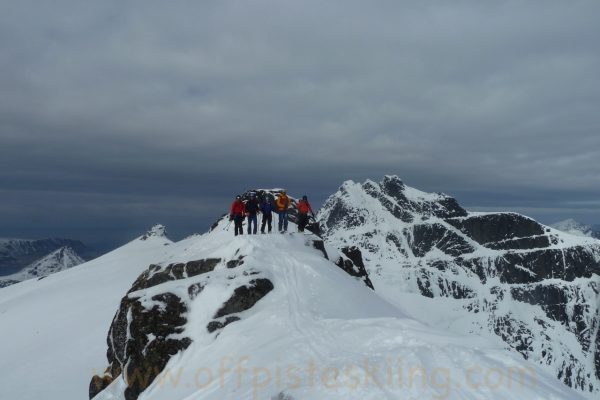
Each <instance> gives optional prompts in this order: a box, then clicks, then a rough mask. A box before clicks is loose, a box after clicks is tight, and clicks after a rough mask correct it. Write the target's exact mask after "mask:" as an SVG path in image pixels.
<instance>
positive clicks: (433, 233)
mask: <svg viewBox="0 0 600 400" xmlns="http://www.w3.org/2000/svg"><path fill="white" fill-rule="evenodd" d="M408 242H409V245H410V248H411V250H412V252H413V254H414V255H415V256H417V257H423V256H425V255H426V254H427V253H428V252H429V251H431V249H433V248H434V247H435V248H438V249H439V250H441V251H443V252H444V253H446V254H448V255H451V256H454V257H458V256H460V255H463V254H468V253H472V252H474V251H475V249H474V248H473V247H472V246H471V245H469V243H467V241H466V240H465V239H464V238H462V237H460V236H459V235H457V234H456V233H454V232H452V231H450V230H448V229H447V228H446V227H445V226H444V225H442V224H419V225H414V226H413V229H412V235H410V236H409V237H408Z"/></svg>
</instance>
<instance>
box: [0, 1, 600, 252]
mask: <svg viewBox="0 0 600 400" xmlns="http://www.w3.org/2000/svg"><path fill="white" fill-rule="evenodd" d="M599 15H600V2H598V1H595V0H589V1H552V0H544V1H533V0H529V1H526V2H524V1H493V2H492V1H489V2H483V1H480V0H473V1H460V0H459V1H418V2H417V1H411V2H407V1H398V0H385V1H383V0H382V1H378V0H373V1H352V0H343V1H341V0H340V1H331V0H329V1H313V0H302V1H288V0H260V1H254V0H237V1H226V0H203V1H150V0H143V1H122V0H119V1H113V0H103V1H65V0H53V1H39V0H35V1H33V0H19V1H9V0H0V49H1V50H0V140H1V142H0V236H12V237H23V236H24V237H47V236H68V237H73V238H79V239H83V240H85V241H87V242H89V243H92V244H95V245H99V246H103V245H107V246H111V245H114V244H118V243H122V242H124V241H127V240H128V239H130V238H131V237H133V236H136V235H138V234H141V233H142V231H143V230H144V229H145V228H146V227H148V226H149V225H151V224H153V223H154V222H162V223H164V224H166V225H167V227H168V228H170V229H169V230H170V231H171V233H172V234H173V235H172V236H174V237H175V238H179V237H181V236H183V235H186V234H189V233H192V232H198V231H204V230H205V229H206V227H207V226H209V225H210V223H211V222H212V221H213V220H214V219H215V218H216V217H217V216H219V215H220V214H222V213H224V212H226V211H227V209H228V207H229V204H230V201H231V198H232V196H234V195H235V194H236V193H238V192H241V191H244V190H246V189H249V188H253V187H286V188H288V189H289V191H290V192H291V193H292V194H293V195H301V194H305V193H306V194H307V195H308V196H309V197H310V198H311V199H313V201H314V202H315V203H316V205H320V204H321V203H322V202H323V200H324V199H325V198H326V197H327V196H328V195H329V194H331V193H333V192H335V191H336V190H337V188H338V187H339V186H340V184H341V183H342V182H343V181H344V180H348V179H352V180H355V181H363V180H365V179H367V178H371V179H374V180H380V179H381V178H382V176H383V175H384V174H397V175H399V176H400V177H401V178H402V179H403V180H404V181H405V182H406V183H407V184H408V185H410V186H413V187H416V188H419V189H421V190H426V191H436V192H437V191H441V192H445V193H447V194H450V195H453V196H455V197H456V198H457V199H458V200H459V202H460V203H461V204H462V205H464V206H465V207H467V208H470V209H473V210H491V211H493V210H513V211H519V212H522V213H525V214H527V215H530V216H532V217H535V218H537V219H539V220H540V221H542V222H545V223H552V222H555V221H558V220H560V219H563V218H566V217H574V218H576V219H579V220H581V221H583V222H587V223H600V215H599V210H600V162H599V160H600V78H599V76H600V75H599V71H600V46H599V44H598V41H599V39H600V23H598V16H599Z"/></svg>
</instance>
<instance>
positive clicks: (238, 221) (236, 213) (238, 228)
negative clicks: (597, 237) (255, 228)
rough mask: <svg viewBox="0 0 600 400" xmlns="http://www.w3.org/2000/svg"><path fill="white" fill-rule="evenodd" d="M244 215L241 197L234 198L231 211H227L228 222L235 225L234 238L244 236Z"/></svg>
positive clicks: (244, 209) (244, 207)
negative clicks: (232, 222)
mask: <svg viewBox="0 0 600 400" xmlns="http://www.w3.org/2000/svg"><path fill="white" fill-rule="evenodd" d="M245 214H246V206H245V205H244V202H243V201H242V196H240V195H237V196H235V200H234V202H233V203H232V204H231V210H230V211H229V220H230V221H234V225H235V236H237V235H238V233H239V234H240V235H243V234H244V229H243V228H242V223H243V222H244V215H245Z"/></svg>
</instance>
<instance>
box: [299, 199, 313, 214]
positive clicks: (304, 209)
mask: <svg viewBox="0 0 600 400" xmlns="http://www.w3.org/2000/svg"><path fill="white" fill-rule="evenodd" d="M309 211H310V212H313V210H312V207H311V206H310V203H309V202H308V201H307V200H300V201H299V202H298V212H299V213H300V214H308V212H309Z"/></svg>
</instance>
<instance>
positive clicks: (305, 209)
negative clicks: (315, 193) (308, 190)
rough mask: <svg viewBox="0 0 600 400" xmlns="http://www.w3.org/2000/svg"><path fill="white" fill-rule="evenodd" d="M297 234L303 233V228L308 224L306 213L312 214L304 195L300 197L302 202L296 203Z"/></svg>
mask: <svg viewBox="0 0 600 400" xmlns="http://www.w3.org/2000/svg"><path fill="white" fill-rule="evenodd" d="M296 207H297V208H298V232H304V228H306V225H307V224H308V213H309V212H310V213H311V214H313V210H312V207H311V206H310V203H309V202H308V197H306V195H304V196H302V200H300V201H298V205H297V206H296Z"/></svg>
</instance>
